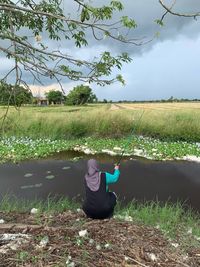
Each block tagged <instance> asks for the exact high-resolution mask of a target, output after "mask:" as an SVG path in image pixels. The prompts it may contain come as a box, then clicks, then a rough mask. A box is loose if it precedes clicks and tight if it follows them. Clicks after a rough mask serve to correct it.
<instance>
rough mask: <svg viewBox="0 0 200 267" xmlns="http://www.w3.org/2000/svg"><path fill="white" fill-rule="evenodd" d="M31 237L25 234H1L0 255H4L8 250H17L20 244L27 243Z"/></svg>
mask: <svg viewBox="0 0 200 267" xmlns="http://www.w3.org/2000/svg"><path fill="white" fill-rule="evenodd" d="M30 238H31V236H30V235H26V234H2V235H0V241H1V243H2V244H3V243H5V245H1V247H0V253H2V254H6V253H7V252H8V251H10V250H17V249H18V248H19V247H20V246H21V245H22V244H25V243H28V242H29V240H30Z"/></svg>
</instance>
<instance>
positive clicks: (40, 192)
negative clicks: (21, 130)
mask: <svg viewBox="0 0 200 267" xmlns="http://www.w3.org/2000/svg"><path fill="white" fill-rule="evenodd" d="M72 158H73V160H70V159H72ZM89 158H95V159H97V160H98V161H99V163H100V168H101V170H102V171H107V172H112V171H113V166H114V163H115V162H117V160H118V159H119V158H116V157H111V156H108V155H105V154H99V155H95V156H91V155H83V154H81V153H77V152H70V151H68V152H63V153H59V154H56V155H55V156H52V157H51V158H48V159H41V160H31V161H25V162H21V163H19V164H13V163H6V164H0V194H1V197H2V196H3V195H4V194H6V193H8V194H12V195H15V196H17V197H18V198H23V199H35V198H38V199H46V198H47V197H48V196H49V194H51V195H52V196H54V195H58V196H68V197H69V198H71V199H73V198H74V199H77V200H81V199H82V198H83V196H84V188H83V177H84V174H85V172H86V163H87V160H88V159H89ZM110 189H111V190H114V191H115V192H116V193H117V195H118V196H119V198H120V200H122V201H123V202H125V203H127V202H129V201H131V200H133V199H135V200H138V201H144V200H146V201H150V200H159V201H161V202H166V201H171V202H177V201H182V202H184V203H185V204H187V205H190V206H191V207H192V208H193V209H195V210H197V211H200V201H199V200H200V195H199V192H200V164H199V163H193V162H186V161H182V162H180V161H168V162H161V161H150V160H144V159H140V158H132V159H130V157H125V158H123V160H122V162H121V176H120V180H119V181H118V183H116V184H114V185H112V186H110Z"/></svg>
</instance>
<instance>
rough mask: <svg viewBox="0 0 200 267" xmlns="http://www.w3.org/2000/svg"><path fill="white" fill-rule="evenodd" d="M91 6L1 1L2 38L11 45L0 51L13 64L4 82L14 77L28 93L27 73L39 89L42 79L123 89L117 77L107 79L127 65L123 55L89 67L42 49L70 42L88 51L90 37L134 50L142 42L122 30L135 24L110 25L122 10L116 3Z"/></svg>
mask: <svg viewBox="0 0 200 267" xmlns="http://www.w3.org/2000/svg"><path fill="white" fill-rule="evenodd" d="M90 3H91V2H88V3H86V2H84V1H83V0H73V1H63V0H49V1H42V0H38V1H34V0H18V1H11V0H3V1H1V3H0V21H1V24H0V38H1V39H3V40H5V41H7V42H9V45H7V42H5V45H4V46H3V45H2V46H0V51H1V52H3V53H4V54H5V55H6V56H7V57H8V58H10V59H12V60H14V63H15V65H14V67H13V68H12V69H10V70H9V72H8V73H7V74H6V75H5V77H4V78H3V80H4V81H6V80H7V79H8V77H9V76H10V75H13V72H15V76H16V81H15V84H21V83H24V84H25V85H26V86H27V87H28V85H27V84H26V82H25V81H24V79H23V73H24V71H26V72H29V74H31V75H32V77H33V78H34V80H36V81H38V82H39V83H41V82H42V81H41V77H43V76H45V77H49V78H50V79H56V80H57V82H59V83H60V78H61V77H68V78H69V79H71V80H81V81H84V82H89V83H91V82H94V83H97V84H100V85H106V84H110V83H112V82H114V81H116V80H118V81H120V82H122V83H123V82H124V81H123V78H122V76H121V75H117V76H116V77H115V78H112V79H111V78H109V77H108V76H109V75H110V74H111V72H112V70H113V68H118V69H121V67H122V63H124V62H126V63H128V62H130V61H131V59H130V57H129V56H128V54H127V53H122V54H120V55H118V56H116V55H115V56H113V55H111V53H110V52H108V51H105V52H103V53H102V54H100V55H99V56H96V57H95V58H94V59H93V60H91V61H87V60H81V59H80V58H75V57H73V55H69V54H66V53H63V51H61V50H59V49H56V50H55V49H54V48H52V49H51V48H50V47H47V45H46V44H47V41H48V39H50V40H51V41H54V42H57V41H61V40H63V39H65V40H66V41H67V40H69V41H73V42H74V45H75V46H76V47H78V48H80V47H82V46H87V45H88V40H89V36H90V35H91V33H92V35H93V38H94V39H96V40H97V41H102V40H104V39H105V38H110V39H113V41H118V42H123V43H132V44H135V45H141V44H142V43H143V40H142V39H135V38H134V39H130V38H128V35H127V34H126V32H125V29H128V31H130V30H131V29H134V28H135V27H136V26H137V25H136V23H135V21H134V20H133V19H130V18H128V17H127V16H122V17H121V18H120V19H119V20H118V21H115V22H114V21H111V22H109V21H110V20H111V19H112V17H113V14H114V13H115V12H118V11H121V10H122V9H123V5H122V3H121V2H120V1H116V0H114V1H111V2H110V4H108V5H103V6H101V7H95V6H93V5H91V4H90ZM64 4H65V5H68V7H69V5H70V4H72V5H73V8H74V10H72V15H70V14H68V13H67V14H65V13H64V10H63V9H62V7H63V5H64ZM77 10H78V16H77V19H74V17H73V14H75V13H77ZM22 29H23V31H22ZM24 29H25V30H24ZM43 36H45V38H44V37H43ZM34 38H35V42H36V43H37V44H35V42H34ZM3 44H4V43H3ZM49 62H50V63H51V64H49ZM60 85H61V83H60Z"/></svg>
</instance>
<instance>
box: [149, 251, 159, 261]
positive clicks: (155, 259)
mask: <svg viewBox="0 0 200 267" xmlns="http://www.w3.org/2000/svg"><path fill="white" fill-rule="evenodd" d="M147 256H148V257H149V259H150V260H151V261H157V257H156V255H155V254H154V253H147Z"/></svg>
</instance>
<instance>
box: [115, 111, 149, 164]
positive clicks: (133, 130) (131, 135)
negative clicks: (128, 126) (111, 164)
mask: <svg viewBox="0 0 200 267" xmlns="http://www.w3.org/2000/svg"><path fill="white" fill-rule="evenodd" d="M144 112H145V109H143V112H142V114H141V116H140V118H139V120H138V125H137V124H136V127H133V128H132V131H131V134H130V137H129V138H128V141H127V143H126V144H125V145H124V149H123V150H122V153H121V155H120V158H119V160H118V162H117V165H120V162H121V160H122V158H123V155H124V152H125V149H126V147H128V145H129V144H130V142H131V140H132V137H133V134H134V132H135V131H136V128H137V129H139V126H140V124H141V121H142V117H143V115H144Z"/></svg>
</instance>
